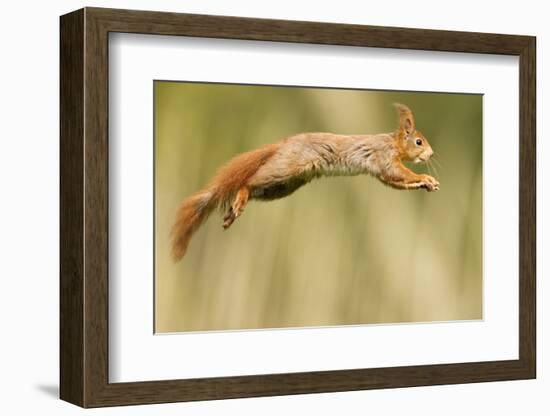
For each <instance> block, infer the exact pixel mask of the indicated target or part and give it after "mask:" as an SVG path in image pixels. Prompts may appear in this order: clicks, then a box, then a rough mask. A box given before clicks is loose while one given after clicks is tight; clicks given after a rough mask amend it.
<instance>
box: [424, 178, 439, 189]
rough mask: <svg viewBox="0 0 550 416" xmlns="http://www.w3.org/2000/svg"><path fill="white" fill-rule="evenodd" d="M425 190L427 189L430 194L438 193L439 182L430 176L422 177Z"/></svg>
mask: <svg viewBox="0 0 550 416" xmlns="http://www.w3.org/2000/svg"><path fill="white" fill-rule="evenodd" d="M422 182H423V188H426V190H427V191H428V192H433V191H438V190H439V182H438V181H437V180H436V179H435V178H434V177H433V176H430V175H422Z"/></svg>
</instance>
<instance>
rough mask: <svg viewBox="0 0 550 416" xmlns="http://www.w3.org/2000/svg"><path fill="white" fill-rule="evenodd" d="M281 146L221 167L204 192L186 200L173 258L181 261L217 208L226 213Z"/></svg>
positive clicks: (242, 156) (268, 147) (174, 239)
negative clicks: (202, 225) (197, 233)
mask: <svg viewBox="0 0 550 416" xmlns="http://www.w3.org/2000/svg"><path fill="white" fill-rule="evenodd" d="M279 146H280V144H278V143H276V144H269V145H266V146H263V147H261V148H260V149H257V150H253V151H251V152H246V153H241V154H240V155H238V156H236V157H234V158H233V159H231V160H230V161H229V162H228V163H227V164H226V165H224V166H222V167H221V168H220V169H219V170H218V172H217V173H216V175H215V176H214V178H213V179H212V181H211V182H210V185H208V186H207V187H206V188H205V189H203V190H202V191H199V192H197V193H195V194H193V195H191V196H190V197H189V198H187V199H186V200H185V201H183V203H182V204H181V206H180V207H179V210H178V213H177V215H176V222H175V224H174V226H173V227H172V233H171V237H172V257H173V259H174V261H178V260H181V258H182V257H183V256H184V255H185V252H186V251H187V246H188V245H189V240H191V237H192V236H193V233H194V232H195V231H197V229H198V228H199V227H200V225H201V224H202V223H203V222H204V221H205V220H206V219H207V218H208V216H209V215H210V213H211V212H212V211H213V210H215V209H216V208H217V207H220V208H221V209H227V208H228V206H230V205H231V201H232V198H234V197H235V195H236V194H237V192H238V191H239V190H240V189H241V188H242V187H243V186H246V184H247V181H248V180H249V178H251V177H252V176H253V175H254V174H255V173H256V172H257V171H258V169H259V168H260V166H262V165H263V164H264V163H265V162H266V161H267V160H268V159H269V158H270V157H272V156H273V155H274V154H275V152H276V151H277V149H278V147H279Z"/></svg>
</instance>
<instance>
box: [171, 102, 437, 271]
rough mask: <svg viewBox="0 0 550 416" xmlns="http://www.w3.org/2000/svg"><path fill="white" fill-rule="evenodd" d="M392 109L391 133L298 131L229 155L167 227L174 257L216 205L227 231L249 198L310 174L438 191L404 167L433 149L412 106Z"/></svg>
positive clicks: (281, 193)
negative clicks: (395, 119)
mask: <svg viewBox="0 0 550 416" xmlns="http://www.w3.org/2000/svg"><path fill="white" fill-rule="evenodd" d="M395 108H396V109H397V112H398V113H399V127H398V129H397V130H396V131H394V132H392V133H382V134H374V135H342V134H333V133H300V134H297V135H294V136H291V137H287V138H285V139H283V140H281V141H279V142H278V143H274V144H267V145H265V146H263V147H260V148H259V149H257V150H252V151H250V152H245V153H242V154H240V155H237V156H236V157H234V158H233V159H231V160H230V161H229V162H228V163H227V164H225V165H224V166H222V167H221V168H220V169H219V170H218V172H217V173H216V175H215V176H214V178H213V179H212V180H211V181H210V183H209V184H208V185H207V186H206V187H205V188H204V189H202V190H200V191H198V192H196V193H195V194H193V195H191V196H190V197H189V198H187V199H186V200H184V201H183V203H182V204H181V206H180V207H179V209H178V211H177V215H176V221H175V223H174V225H173V227H172V231H171V237H172V257H173V259H174V261H178V260H180V259H181V258H182V257H183V256H184V255H185V252H186V251H187V247H188V245H189V241H190V240H191V237H192V235H193V233H194V232H195V231H196V230H197V229H198V228H199V227H200V225H201V224H202V223H203V222H204V221H205V220H206V218H207V217H208V216H209V214H210V213H211V212H212V211H213V210H214V209H216V208H220V209H221V210H222V211H225V212H226V214H225V216H224V217H223V228H224V229H227V228H229V227H230V226H231V224H233V222H234V221H235V220H236V219H237V218H238V217H239V216H240V215H241V214H242V213H243V211H244V207H245V206H246V204H247V202H248V201H249V200H250V199H258V200H263V201H269V200H274V199H279V198H284V197H286V196H288V195H290V194H292V193H293V192H294V191H296V190H297V189H298V188H300V187H302V186H304V185H305V184H307V183H308V182H310V181H311V180H312V179H314V178H319V177H322V176H344V175H345V176H354V175H360V174H370V175H372V176H374V177H375V178H377V179H379V180H380V181H381V182H382V183H384V184H386V185H389V186H391V187H393V188H397V189H426V190H427V191H437V190H438V189H439V182H438V181H437V180H436V179H435V178H433V177H432V176H430V175H426V174H418V173H415V172H413V171H412V170H410V169H408V168H407V167H405V166H404V165H403V163H402V161H404V160H405V161H412V162H414V163H420V162H427V161H428V160H429V159H430V158H431V156H432V155H433V150H432V148H431V146H430V144H429V143H428V140H426V138H425V137H424V136H423V135H422V133H420V132H419V131H418V130H417V129H416V126H415V121H414V117H413V114H412V112H411V110H410V109H409V108H408V107H407V106H405V105H403V104H395Z"/></svg>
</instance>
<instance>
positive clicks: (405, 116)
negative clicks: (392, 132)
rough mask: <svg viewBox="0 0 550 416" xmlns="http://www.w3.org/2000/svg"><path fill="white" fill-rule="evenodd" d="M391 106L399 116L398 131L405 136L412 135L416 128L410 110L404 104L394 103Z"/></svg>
mask: <svg viewBox="0 0 550 416" xmlns="http://www.w3.org/2000/svg"><path fill="white" fill-rule="evenodd" d="M393 105H394V107H395V109H396V110H397V112H398V114H399V129H401V130H403V131H404V132H405V133H407V134H411V133H413V132H414V131H415V130H416V126H415V123H414V116H413V114H412V111H411V109H410V108H409V107H407V106H406V105H404V104H399V103H394V104H393Z"/></svg>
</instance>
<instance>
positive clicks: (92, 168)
mask: <svg viewBox="0 0 550 416" xmlns="http://www.w3.org/2000/svg"><path fill="white" fill-rule="evenodd" d="M60 23H61V62H60V63H61V92H60V94H61V95H60V101H61V155H60V156H61V183H60V185H61V243H60V244H61V246H60V252H61V258H60V261H61V268H60V270H61V271H60V274H61V276H60V277H61V283H60V297H61V303H60V308H61V315H60V327H61V328H60V331H61V333H60V342H61V348H60V360H61V365H60V367H61V368H60V384H61V385H60V396H61V398H62V399H63V400H66V401H68V402H71V403H74V404H77V405H80V406H83V407H99V406H114V405H129V404H144V403H162V402H176V401H190V400H210V399H224V398H237V397H253V396H269V395H283V394H301V393H319V392H336V391H349V390H363V389H378V388H395V387H409V386H423V385H437V384H453V383H473V382H485V381H497V380H518V379H529V378H535V376H536V345H535V344H536V333H535V329H536V328H535V311H536V307H535V280H536V279H535V263H536V258H535V249H536V236H535V232H536V227H535V223H536V208H535V201H536V194H535V192H536V191H535V188H536V186H535V181H536V178H535V153H536V150H535V105H536V98H535V92H536V91H535V74H536V71H535V49H536V47H535V38H534V37H530V36H515V35H514V36H511V35H499V34H485V33H469V32H450V31H435V30H420V29H403V28H390V27H375V26H360V25H342V24H327V23H314V22H296V21H284V20H264V19H250V18H240V17H225V16H206V15H189V14H176V13H159V12H146V11H130V10H114V9H98V8H85V9H81V10H78V11H75V12H72V13H70V14H67V15H64V16H62V17H61V22H60ZM109 32H127V33H144V34H155V35H180V36H193V37H206V38H227V39H248V40H259V41H278V42H298V43H311V44H330V45H346V46H358V47H361V46H369V47H383V48H399V49H419V50H432V51H450V52H471V53H483V54H504V55H515V56H519V66H520V103H519V108H518V111H519V115H520V131H519V134H520V141H519V143H518V145H519V155H520V185H519V195H520V206H519V213H520V215H519V218H520V220H519V234H520V236H519V239H520V241H519V243H520V252H519V259H520V261H519V263H520V264H519V270H518V273H519V311H520V313H519V359H518V360H509V361H491V362H472V363H458V364H444V365H420V366H406V367H390V368H367V369H356V370H338V371H323V372H308V373H288V374H266V375H253V376H238V377H218V378H202V379H183V380H169V381H147V382H136V383H109V380H108V360H109V355H108V279H109V277H108V221H109V218H108V199H107V198H108V157H107V156H108V155H107V150H108V140H109V139H108V128H107V123H108V34H109ZM182 353H183V352H182Z"/></svg>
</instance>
